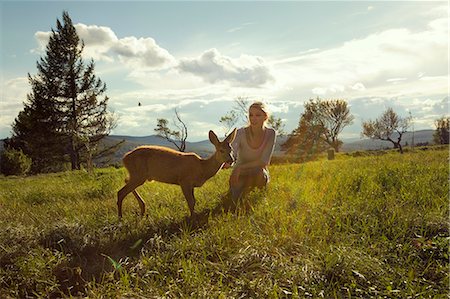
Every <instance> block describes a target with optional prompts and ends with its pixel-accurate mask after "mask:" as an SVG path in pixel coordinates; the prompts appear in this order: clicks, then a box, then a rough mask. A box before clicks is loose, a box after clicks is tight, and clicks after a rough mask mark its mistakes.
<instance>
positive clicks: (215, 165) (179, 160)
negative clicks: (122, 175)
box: [117, 129, 236, 218]
mask: <svg viewBox="0 0 450 299" xmlns="http://www.w3.org/2000/svg"><path fill="white" fill-rule="evenodd" d="M235 136H236V129H234V130H233V132H231V133H230V134H229V135H228V136H227V137H226V138H225V140H224V141H222V142H220V141H219V139H218V138H217V135H216V134H215V133H214V132H213V131H209V140H210V141H211V143H212V144H213V145H214V146H215V148H216V152H215V153H214V154H213V155H212V156H211V157H209V158H208V159H202V158H200V157H199V156H198V155H196V154H194V153H182V152H178V151H175V150H172V149H169V148H166V147H161V146H140V147H137V148H136V149H134V150H133V151H131V152H128V153H127V154H125V156H124V157H123V160H122V161H123V165H124V166H125V168H126V169H127V170H128V173H129V178H128V179H127V180H126V183H125V186H124V187H123V188H122V189H120V190H119V192H118V193H117V207H118V214H119V218H121V217H122V202H123V200H124V198H125V196H127V195H128V194H129V193H130V192H132V193H133V195H134V196H135V198H136V199H137V201H138V203H139V207H140V209H141V215H144V213H145V203H144V201H143V200H142V197H141V196H140V195H139V193H138V192H137V191H136V190H135V189H136V188H137V187H139V186H140V185H142V184H144V183H145V182H146V181H158V182H163V183H168V184H175V185H179V186H180V187H181V190H182V191H183V194H184V197H185V198H186V200H187V203H188V206H189V210H190V212H191V216H193V215H194V207H195V197H194V187H201V186H202V185H203V184H204V183H205V182H206V181H207V180H208V179H210V178H211V177H213V176H214V175H215V174H216V173H217V171H219V169H220V168H221V167H222V165H223V163H225V162H229V163H231V162H232V161H233V155H232V149H231V146H230V143H231V142H233V140H234V137H235Z"/></svg>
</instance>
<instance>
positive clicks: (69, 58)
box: [10, 11, 116, 172]
mask: <svg viewBox="0 0 450 299" xmlns="http://www.w3.org/2000/svg"><path fill="white" fill-rule="evenodd" d="M83 49H84V43H83V42H82V41H80V38H79V36H78V34H77V32H76V30H75V27H74V26H73V24H72V20H71V18H70V17H69V14H68V13H67V12H65V11H64V12H63V15H62V23H61V22H60V20H57V22H56V30H53V29H52V33H51V35H50V38H49V42H48V44H47V48H46V54H45V56H44V57H41V58H40V60H39V61H38V62H37V69H38V73H37V75H35V76H31V75H30V74H29V75H28V79H29V82H30V85H31V88H32V92H31V93H30V94H28V97H27V101H26V102H25V103H24V109H23V110H22V111H21V112H20V113H19V115H18V116H17V118H16V119H15V121H14V124H13V135H12V138H11V140H10V146H13V147H15V148H19V149H22V150H23V151H24V153H26V154H27V155H29V156H30V157H31V158H32V159H33V171H34V172H41V171H42V170H43V169H45V168H49V167H51V165H52V164H60V163H62V162H63V161H65V160H66V159H67V158H69V159H70V162H71V167H72V169H80V166H81V162H82V160H85V159H86V156H92V153H93V152H94V149H95V148H96V146H97V144H98V142H99V141H100V140H101V139H102V138H103V137H104V136H106V135H108V134H109V132H110V131H111V130H112V128H113V127H114V126H115V125H116V118H115V116H114V115H113V114H111V113H110V112H108V111H107V104H108V97H107V96H104V97H103V98H100V97H101V96H103V94H104V93H105V92H106V84H105V83H103V82H102V81H101V80H100V79H99V78H97V77H96V75H95V67H94V61H93V60H91V61H90V62H88V63H86V62H84V61H83V59H82V56H81V54H82V52H83Z"/></svg>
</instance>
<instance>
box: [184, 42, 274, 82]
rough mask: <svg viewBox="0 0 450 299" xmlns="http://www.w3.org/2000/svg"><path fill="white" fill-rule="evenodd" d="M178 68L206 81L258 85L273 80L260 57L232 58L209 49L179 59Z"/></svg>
mask: <svg viewBox="0 0 450 299" xmlns="http://www.w3.org/2000/svg"><path fill="white" fill-rule="evenodd" d="M178 69H179V70H180V71H182V72H187V73H192V74H194V75H196V76H199V77H201V78H203V80H205V81H206V82H208V83H217V82H229V83H231V84H232V85H237V86H247V87H259V86H262V85H264V84H266V83H270V82H273V81H274V78H273V76H272V74H271V70H270V68H269V67H268V65H267V64H266V63H265V61H264V60H263V59H262V58H261V57H256V56H249V55H241V56H240V57H239V58H237V59H233V58H230V57H227V56H225V55H222V54H221V53H219V51H218V50H217V49H210V50H208V51H206V52H204V53H203V54H202V55H200V57H197V58H194V59H190V58H184V59H181V60H180V62H179V65H178Z"/></svg>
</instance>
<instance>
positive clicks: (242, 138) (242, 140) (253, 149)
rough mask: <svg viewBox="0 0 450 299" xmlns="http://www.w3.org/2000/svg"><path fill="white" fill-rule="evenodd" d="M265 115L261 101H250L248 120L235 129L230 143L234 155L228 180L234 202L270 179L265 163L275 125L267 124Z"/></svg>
mask: <svg viewBox="0 0 450 299" xmlns="http://www.w3.org/2000/svg"><path fill="white" fill-rule="evenodd" d="M268 118H269V115H268V112H267V108H266V106H265V105H264V104H263V103H261V102H255V103H253V104H252V105H250V107H249V110H248V119H249V124H248V126H246V127H243V128H240V129H238V130H237V134H236V138H235V139H234V141H233V143H232V144H231V146H232V148H233V152H234V155H235V159H236V162H235V164H234V166H233V171H232V173H231V176H230V182H229V183H230V195H231V199H232V200H233V202H236V200H237V199H239V198H240V197H241V196H242V195H243V193H245V192H248V191H250V190H251V189H253V188H255V187H258V188H263V187H265V186H266V185H267V183H268V182H269V180H270V178H269V171H268V169H267V166H268V165H269V163H270V159H271V157H272V153H273V149H274V145H275V139H276V133H275V130H274V129H271V128H268V127H266V122H267V120H268ZM225 167H226V168H227V167H230V165H225Z"/></svg>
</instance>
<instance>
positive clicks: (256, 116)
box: [248, 107, 267, 127]
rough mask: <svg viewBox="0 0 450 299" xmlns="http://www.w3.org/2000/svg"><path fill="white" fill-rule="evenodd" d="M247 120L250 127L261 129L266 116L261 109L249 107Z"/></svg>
mask: <svg viewBox="0 0 450 299" xmlns="http://www.w3.org/2000/svg"><path fill="white" fill-rule="evenodd" d="M248 118H249V120H250V125H252V126H258V127H262V126H263V124H264V122H265V121H266V119H267V116H266V114H265V113H264V111H262V110H261V109H258V108H256V107H251V108H250V110H249V111H248Z"/></svg>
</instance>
